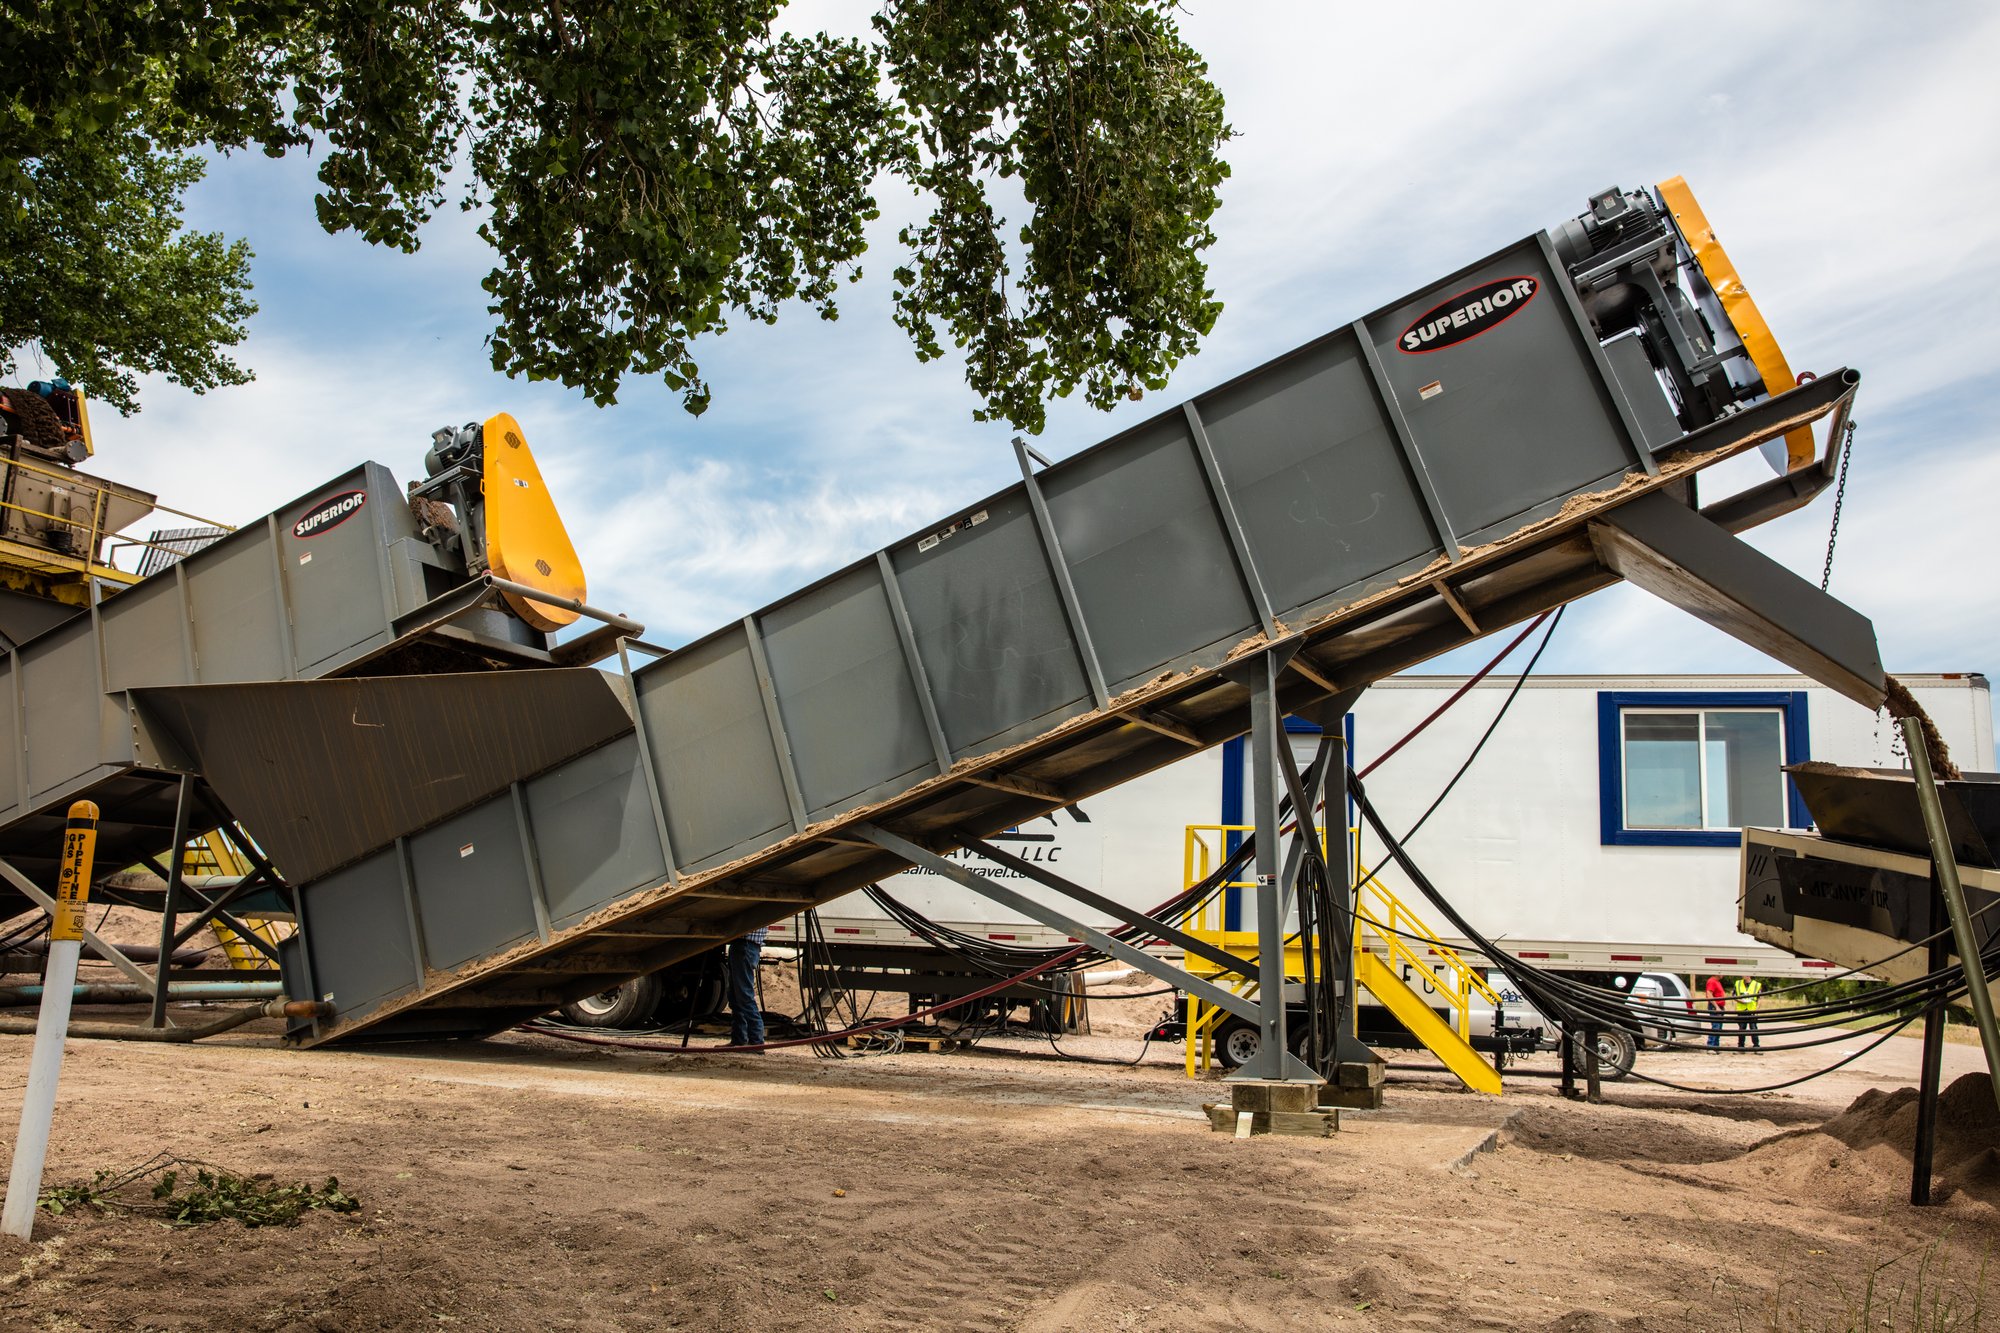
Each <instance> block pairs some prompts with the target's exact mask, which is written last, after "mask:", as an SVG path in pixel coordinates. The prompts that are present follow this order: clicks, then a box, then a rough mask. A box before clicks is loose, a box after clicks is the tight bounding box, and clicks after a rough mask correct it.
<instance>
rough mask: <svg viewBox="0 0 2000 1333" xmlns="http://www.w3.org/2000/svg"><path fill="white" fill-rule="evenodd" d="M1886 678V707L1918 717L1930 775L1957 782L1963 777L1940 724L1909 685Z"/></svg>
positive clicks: (1901, 714)
mask: <svg viewBox="0 0 2000 1333" xmlns="http://www.w3.org/2000/svg"><path fill="white" fill-rule="evenodd" d="M1883 680H1885V681H1887V682H1888V687H1889V696H1888V698H1887V699H1885V700H1883V707H1885V708H1887V709H1888V710H1889V716H1890V717H1897V718H1902V717H1910V718H1915V719H1916V721H1917V729H1918V730H1919V731H1921V732H1923V736H1924V753H1925V754H1926V755H1928V756H1929V757H1930V761H1931V776H1932V777H1933V778H1936V779H1937V780H1938V781H1939V782H1954V781H1957V780H1958V779H1959V778H1962V777H1964V776H1965V774H1963V773H1961V772H1960V771H1959V768H1958V765H1957V764H1954V763H1953V762H1952V761H1951V747H1950V746H1948V745H1946V744H1945V743H1944V736H1943V734H1942V733H1940V732H1939V731H1938V728H1937V723H1935V722H1933V721H1931V715H1930V714H1929V713H1926V712H1925V711H1924V706H1923V705H1922V704H1920V703H1918V702H1917V697H1916V696H1915V695H1914V694H1911V693H1910V689H1909V687H1908V686H1907V685H1905V684H1903V682H1902V681H1900V680H1897V679H1896V678H1895V677H1894V676H1884V677H1883Z"/></svg>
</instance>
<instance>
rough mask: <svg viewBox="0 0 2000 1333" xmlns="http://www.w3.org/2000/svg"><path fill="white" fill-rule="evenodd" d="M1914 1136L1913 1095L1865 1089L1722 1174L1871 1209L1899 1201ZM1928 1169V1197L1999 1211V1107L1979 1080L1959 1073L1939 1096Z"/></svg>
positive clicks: (1747, 1155)
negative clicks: (1815, 1123) (1751, 1176)
mask: <svg viewBox="0 0 2000 1333" xmlns="http://www.w3.org/2000/svg"><path fill="white" fill-rule="evenodd" d="M1916 1135H1917V1090H1916V1089H1915V1088H1898V1089H1896V1090H1895V1091H1894V1092H1883V1091H1881V1090H1880V1089H1876V1088H1871V1089H1869V1090H1868V1091H1867V1092H1864V1093H1862V1094H1861V1095H1860V1096H1859V1097H1856V1098H1855V1099H1854V1101H1853V1102H1852V1103H1851V1104H1850V1105H1849V1106H1848V1108H1847V1109H1846V1110H1845V1111H1842V1112H1841V1113H1840V1114H1839V1115H1837V1116H1835V1117H1834V1118H1833V1119H1831V1120H1829V1121H1827V1122H1826V1123H1825V1124H1824V1125H1821V1126H1820V1127H1819V1128H1818V1129H1813V1130H1794V1131H1791V1132H1789V1133H1785V1134H1779V1135H1777V1136H1775V1137H1773V1138H1769V1139H1766V1140H1764V1141H1763V1142H1762V1143H1760V1144H1758V1145H1757V1146H1756V1147H1754V1148H1752V1149H1751V1150H1750V1151H1749V1152H1747V1153H1745V1154H1744V1155H1743V1156H1742V1157H1741V1158H1739V1159H1738V1160H1737V1161H1735V1162H1733V1163H1730V1164H1728V1167H1727V1168H1726V1170H1727V1171H1728V1172H1729V1173H1730V1174H1732V1175H1734V1174H1738V1173H1740V1172H1742V1171H1744V1170H1746V1169H1747V1170H1749V1171H1752V1172H1754V1173H1756V1175H1758V1176H1759V1177H1761V1181H1760V1183H1761V1184H1763V1185H1765V1186H1767V1187H1768V1186H1771V1185H1778V1186H1781V1187H1784V1188H1785V1189H1786V1190H1787V1192H1790V1193H1793V1194H1794V1195H1796V1196H1797V1197H1801V1198H1811V1199H1816V1200H1819V1201H1821V1202H1822V1203H1823V1204H1830V1205H1833V1206H1845V1205H1855V1206H1860V1207H1864V1208H1866V1207H1871V1206H1872V1207H1879V1206H1880V1205H1881V1204H1882V1202H1883V1201H1885V1200H1888V1199H1896V1198H1902V1197H1907V1192H1908V1189H1909V1183H1910V1154H1911V1151H1912V1149H1913V1146H1914V1144H1915V1142H1916ZM1932 1170H1933V1172H1934V1175H1933V1177H1932V1197H1933V1198H1936V1199H1939V1200H1943V1199H1948V1198H1952V1197H1954V1196H1958V1197H1962V1198H1965V1199H1969V1200H1976V1201H1978V1202H1980V1203H1983V1204H1986V1205H1988V1206H2000V1108H1996V1107H1995V1105H1994V1101H1993V1088H1992V1082H1991V1080H1990V1079H1989V1078H1988V1076H1987V1075H1985V1074H1982V1073H1971V1074H1966V1075H1964V1076H1963V1077H1961V1078H1959V1079H1957V1080H1956V1081H1954V1082H1953V1083H1952V1084H1951V1086H1949V1087H1947V1088H1946V1089H1945V1090H1944V1091H1943V1092H1942V1093H1941V1094H1940V1095H1939V1097H1938V1120H1937V1148H1936V1152H1935V1155H1934V1157H1933V1161H1932Z"/></svg>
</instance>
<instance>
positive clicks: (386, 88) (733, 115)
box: [0, 0, 1229, 431]
mask: <svg viewBox="0 0 2000 1333" xmlns="http://www.w3.org/2000/svg"><path fill="white" fill-rule="evenodd" d="M782 10H783V4H782V0H645V2H643V3H635V2H634V0H475V3H472V4H464V3H460V0H395V2H394V3H392V2H391V0H326V2H325V3H305V0H217V2H216V3H207V4H200V3H194V2H193V0H124V2H123V3H117V4H113V3H110V2H109V0H75V2H74V3H71V4H67V5H63V6H56V7H47V6H45V7H41V8H39V9H36V10H34V11H30V12H29V13H28V14H26V15H25V16H23V15H21V14H19V13H15V14H12V15H10V17H9V18H8V19H7V20H5V21H4V24H3V25H0V59H4V60H5V61H6V62H7V68H9V69H20V70H24V71H27V77H25V78H24V79H23V80H22V81H21V82H20V83H19V84H18V85H16V86H15V87H13V88H12V89H11V90H9V91H7V92H6V93H0V108H4V112H0V199H8V198H11V199H13V200H14V201H16V206H15V208H14V216H13V218H12V221H11V223H10V224H8V227H9V229H8V232H7V237H6V239H7V240H8V241H9V243H10V244H12V245H14V246H15V247H16V249H15V253H16V254H17V255H18V254H23V253H26V254H33V255H45V256H46V257H47V259H48V260H49V261H55V260H58V259H60V260H62V261H64V262H66V263H67V264H68V265H69V266H70V267H71V269H72V271H74V272H76V273H77V275H78V278H79V281H81V282H82V283H84V284H85V285H87V286H88V287H89V288H90V289H91V290H92V291H96V292H106V293H111V294H112V295H111V299H110V302H109V304H110V305H111V306H114V307H119V308H118V309H113V310H109V311H106V312H101V315H100V313H89V314H88V315H86V314H83V313H79V314H78V317H77V318H76V319H69V318H67V316H65V315H64V314H63V313H62V312H59V311H56V310H54V309H53V308H52V306H51V303H49V302H39V303H38V302H36V301H34V300H33V299H32V293H31V292H27V291H25V290H21V291H16V290H13V289H12V288H9V289H7V290H5V291H0V339H4V340H5V342H4V349H12V348H17V347H19V346H20V345H22V344H23V343H25V342H28V341H34V340H39V341H40V342H41V343H42V345H43V347H44V349H45V350H46V351H47V352H48V354H49V355H50V356H51V357H52V358H54V359H55V360H56V361H57V362H58V364H60V365H61V366H62V367H63V368H64V369H65V370H66V371H67V373H69V374H70V375H71V376H72V377H73V378H76V379H78V380H79V381H81V382H83V383H85V384H86V385H88V386H89V387H90V388H91V389H92V391H93V392H95V393H97V394H98V395H99V396H102V397H106V398H109V399H110V400H111V401H113V402H114V403H116V404H117V405H119V406H120V407H123V408H125V409H127V410H129V409H130V408H131V407H132V406H133V402H132V388H133V384H134V380H133V375H132V372H134V371H147V370H162V371H165V372H166V373H168V374H170V375H173V376H174V377H176V378H178V379H179V380H180V381H181V382H183V383H187V384H190V385H193V386H195V387H196V388H198V389H199V388H206V387H213V386H215V385H218V384H223V383H236V382H240V381H241V379H242V378H244V377H245V376H244V372H242V371H241V370H240V369H239V368H237V367H236V366H234V364H233V363H231V362H229V361H228V360H227V359H226V357H224V356H222V355H221V353H220V349H221V348H224V347H227V346H230V345H232V344H233V343H235V342H236V341H238V340H239V339H240V337H241V335H242V327H241V325H242V320H243V318H244V317H246V316H247V315H248V314H249V313H250V311H251V310H252V309H253V307H251V306H250V304H249V302H248V301H247V299H246V298H245V295H244V293H245V291H246V289H247V272H246V269H245V265H246V263H247V259H248V254H247V251H244V250H243V249H242V248H241V246H240V245H230V244H228V243H227V242H225V241H224V240H223V239H222V238H220V237H215V236H198V235H188V234H183V233H182V232H181V231H180V230H179V215H178V201H179V198H180V193H181V192H182V191H183V190H185V188H186V187H187V185H188V184H189V183H191V182H192V181H193V180H194V179H195V178H196V177H197V175H198V167H196V165H195V164H194V163H193V161H192V160H191V159H188V158H185V157H183V156H180V155H179V154H180V150H182V149H185V148H187V147H190V146H193V145H196V144H203V143H206V144H213V145H215V146H217V147H220V148H223V149H225V150H227V149H235V148H243V147H249V146H252V145H254V146H257V147H260V148H261V149H263V151H265V152H267V153H271V154H282V153H285V152H287V151H290V150H291V149H293V148H296V147H300V146H307V145H310V146H311V147H312V148H313V151H314V152H315V154H316V155H318V156H319V158H320V166H319V181H320V185H321V192H320V195H319V197H318V199H317V200H316V201H315V207H316V215H317V218H318V221H319V223H320V225H321V226H323V227H325V228H326V229H327V230H329V231H353V232H356V233H357V234H359V235H361V236H363V237H365V238H366V239H368V240H370V241H372V242H375V243H377V244H381V245H389V246H393V247H396V248H398V249H402V250H406V251H407V250H414V249H416V248H417V246H418V244H419V239H420V231H421V228H422V227H423V224H424V223H425V222H426V221H428V220H429V219H430V218H431V216H433V214H434V213H435V211H436V210H437V209H438V208H439V207H441V206H442V205H443V203H444V202H445V201H446V200H447V199H448V198H451V197H453V196H454V195H455V196H456V197H457V198H458V200H459V202H460V205H461V207H463V208H467V209H478V210H481V211H483V213H484V218H483V221H482V224H481V227H480V234H481V235H482V236H483V237H484V238H485V239H486V240H487V241H488V242H489V243H490V244H492V246H493V247H494V250H495V251H496V256H497V258H496V263H495V267H494V269H493V271H492V272H491V273H490V274H489V275H488V276H487V277H486V279H485V280H484V282H483V284H482V285H483V287H484V289H485V291H486V293H487V295H488V309H489V311H490V312H491V313H492V315H493V317H494V321H495V325H494V331H493V333H492V335H491V338H490V341H489V349H490V351H491V354H492V359H493V364H494V366H495V367H496V368H498V369H500V370H503V371H505V372H507V373H509V374H514V375H523V376H526V377H528V378H530V379H550V380H557V381H559V382H561V383H563V384H566V385H569V386H572V387H575V388H578V389H581V390H582V391H583V392H584V393H586V394H587V395H589V396H590V397H591V398H592V399H593V400H594V401H596V402H599V403H610V402H612V401H614V400H615V398H616V395H617V393H618V390H619V389H620V387H621V386H622V384H623V383H624V381H625V377H626V376H627V375H630V374H635V373H636V374H641V375H648V376H658V377H659V378H660V379H661V380H662V381H663V382H664V383H666V384H667V385H668V386H669V387H671V388H673V389H675V390H678V391H679V392H680V393H681V396H682V401H683V403H684V405H685V406H686V407H687V409H688V410H689V411H690V412H694V413H700V412H701V411H703V410H705V409H706V408H707V406H708V403H709V395H710V390H709V386H708V384H707V383H706V381H705V380H704V379H703V378H702V375H701V370H700V366H699V364H698V361H697V358H696V356H695V350H694V344H695V342H696V341H697V340H698V339H700V338H702V337H703V336H704V335H708V334H715V333H721V332H724V331H725V330H726V329H727V328H728V325H729V320H730V319H731V318H732V317H736V316H740V317H744V318H749V319H754V320H760V321H764V322H773V321H775V320H776V319H777V318H778V317H779V314H780V312H781V311H782V310H784V309H785V308H786V307H787V306H788V305H790V304H792V303H798V304H801V305H803V306H805V307H807V308H810V309H813V310H815V311H816V312H817V313H818V314H819V315H820V316H821V317H822V318H827V319H832V318H836V317H837V316H838V314H839V308H838V304H837V300H836V297H837V295H838V291H839V288H840V286H841V284H842V283H843V282H845V281H851V280H853V279H854V278H857V277H858V276H859V273H860V269H859V267H858V261H859V259H860V256H861V254H862V251H863V250H864V249H865V246H866V235H865V228H866V226H867V224H868V223H869V222H870V221H872V220H874V219H875V218H876V217H877V216H879V212H880V209H879V205H878V203H877V200H876V196H875V191H876V189H877V188H878V186H879V184H880V183H881V182H883V181H886V180H890V179H901V180H902V181H904V182H905V183H907V184H908V185H910V186H911V187H913V188H914V189H916V190H917V191H918V192H919V194H920V195H922V196H923V197H924V198H925V199H926V200H927V201H928V203H929V212H928V216H927V217H926V219H925V220H924V221H923V222H922V223H920V224H918V225H915V226H912V227H910V228H907V229H905V230H904V232H903V233H902V242H903V244H904V245H905V246H907V247H908V248H909V250H910V252H911V253H910V254H909V256H908V258H907V259H906V261H905V262H904V263H902V264H901V265H900V266H899V267H898V268H897V269H896V270H895V274H896V281H897V290H896V297H895V317H896V320H897V322H898V324H900V325H901V326H902V327H903V328H904V329H905V330H906V331H907V332H908V333H909V335H910V337H911V339H912V341H913V343H914V344H915V346H916V349H917V354H918V356H919V357H920V358H922V359H925V360H929V359H933V358H935V357H938V356H941V355H943V353H944V350H945V347H946V343H947V341H948V342H949V343H950V344H951V345H952V346H955V347H958V348H960V349H963V351H964V352H965V356H966V364H967V375H968V377H969V379H970V381H971V383H972V385H973V387H974V388H975V389H976V390H977V391H978V392H979V394H980V395H981V397H982V399H983V401H984V407H983V408H982V409H981V411H980V412H979V414H978V415H980V416H982V417H1004V418H1006V419H1008V420H1010V421H1013V422H1014V423H1015V424H1016V425H1018V426H1020V427H1022V428H1024V429H1028V430H1031V431H1032V430H1039V429H1040V428H1041V426H1042V423H1043V409H1044V405H1045V402H1046V400H1047V399H1048V398H1049V397H1050V396H1051V395H1063V394H1068V393H1071V392H1073V391H1074V390H1076V389H1077V388H1079V387H1081V388H1082V389H1083V390H1084V393H1085V397H1086V399H1087V400H1088V401H1090V402H1091V403H1093V404H1095V405H1097V406H1100V407H1107V406H1110V405H1111V404H1112V403H1114V402H1116V401H1118V400H1119V399H1120V398H1122V397H1125V396H1128V395H1130V396H1137V395H1138V394H1139V393H1140V392H1142V391H1143V390H1144V389H1146V388H1156V387H1159V386H1160V385H1162V384H1164V382H1165V380H1166V377H1167V375H1168V373H1169V372H1170V371H1171V370H1172V368H1173V366H1174V365H1175V364H1176V363H1177V362H1178V361H1179V360H1180V359H1181V358H1182V357H1183V356H1185V355H1186V354H1187V353H1188V352H1189V351H1191V350H1193V348H1194V345H1195V342H1196V340H1197V339H1199V337H1200V336H1201V335H1202V334H1204V333H1206V332H1207V331H1208V329H1209V328H1210V327H1211V325H1212V324H1213V322H1214V319H1215V315H1216V312H1217V309H1218V307H1217V305H1216V304H1215V302H1214V300H1213V296H1212V293H1210V292H1209V291H1208V289H1207V287H1206V269H1205V267H1204V266H1203V265H1202V263H1201V262H1200V260H1199V258H1198V255H1199V252H1200V251H1201V250H1203V249H1205V248H1206V247H1207V246H1208V245H1209V244H1211V243H1212V242H1213V240H1214V235H1213V233H1212V232H1211V231H1210V230H1209V228H1208V219H1209V217H1210V216H1211V215H1212V214H1213V213H1214V211H1215V208H1216V205H1217V194H1216V190H1217V187H1218V186H1219V184H1220V182H1221V181H1222V179H1223V178H1224V177H1225V176H1226V175H1227V170H1228V169H1227V167H1226V166H1224V165H1223V163H1222V162H1221V159H1220V157H1219V152H1220V148H1221V145H1222V144H1223V142H1224V141H1225V140H1226V139H1227V138H1228V136H1229V131H1228V128H1227V126H1226V125H1225V124H1224V123H1223V119H1222V99H1221V95H1220V94H1219V93H1218V92H1217V91H1216V90H1215V88H1214V86H1213V85H1211V84H1210V83H1209V82H1208V81H1207V78H1206V69H1205V66H1204V65H1203V64H1202V62H1201V60H1200V58H1199V57H1198V56H1196V55H1195V53H1193V52H1192V51H1190V50H1189V49H1188V48H1187V47H1186V46H1185V45H1184V44H1182V43H1181V42H1180V40H1179V37H1178V35H1177V32H1176V29H1175V26H1174V22H1173V17H1172V10H1171V7H1170V5H1168V4H1166V3H1163V2H1162V0H1026V3H1020V4H1007V3H1001V2H1000V0H949V3H947V0H889V3H887V4H886V5H885V7H884V9H883V10H882V12H881V14H880V15H879V16H878V18H877V20H876V32H877V40H876V41H875V42H872V43H869V42H859V41H853V40H848V39H842V38H835V37H831V36H828V35H826V34H824V33H813V34H805V35H801V34H795V33H787V32H782V31H779V30H778V29H777V22H778V19H779V17H780V15H781V13H782ZM77 163H86V164H87V165H88V169H87V170H85V171H84V172H83V173H82V175H83V176H85V177H87V178H88V184H87V185H86V186H85V187H84V188H82V189H77V188H69V181H68V179H67V178H68V177H69V175H70V174H71V170H72V167H73V166H74V165H75V164H77ZM58 164H59V169H58ZM454 173H456V180H455V181H454V180H453V175H454ZM1002 182H1005V185H1004V186H1003V185H1002V184H1001V183H1002ZM1015 191H1018V193H1019V195H1020V196H1021V199H1022V201H1023V203H1022V204H1019V205H1013V206H1014V207H1016V208H1017V209H1019V210H1020V211H1022V212H1024V213H1025V222H1024V223H1023V224H1021V225H1018V226H1014V227H1012V228H1011V229H1010V223H1009V221H1008V220H1007V219H1006V218H1005V217H1004V216H1003V214H1002V209H1001V207H1000V206H999V205H998V204H996V202H995V198H996V193H1004V194H1005V196H1006V197H1007V198H1009V199H1012V198H1013V195H1014V192H1015ZM6 209H7V205H6V204H4V203H0V213H5V212H6ZM134 213H136V214H142V215H143V216H142V217H136V218H132V219H129V220H127V221H125V222H122V223H120V222H118V221H117V220H115V219H114V218H113V217H112V216H111V215H112V214H134ZM73 218H74V219H81V226H82V229H83V230H84V231H86V232H89V233H90V234H91V235H92V236H94V237H95V238H96V240H95V241H94V242H93V243H92V244H91V245H88V246H82V247H79V246H78V245H77V244H76V243H75V239H74V238H73V237H72V236H70V234H69V233H70V231H71V221H72V219H73ZM21 246H27V247H29V248H28V249H27V250H25V251H23V250H21V249H20V248H19V247H21ZM37 247H40V248H39V249H37ZM14 267H15V276H14V277H13V278H12V279H5V280H0V281H11V282H14V283H17V284H25V281H26V277H25V275H26V274H27V273H34V272H37V271H40V272H48V271H51V270H50V269H48V268H47V267H46V266H44V265H41V264H29V265H26V266H22V265H18V264H17V265H15V266H14ZM148 277H150V278H152V279H153V280H154V282H153V287H152V290H151V293H150V294H136V293H135V294H128V293H127V291H126V289H127V288H128V286H129V285H130V284H131V283H133V282H134V281H135V280H140V279H145V278H148ZM161 279H171V280H172V281H171V283H170V284H163V283H162V282H161V281H160V280H161ZM90 305H91V303H90V302H88V301H86V302H84V303H83V305H82V306H80V307H78V308H77V310H78V311H79V312H89V311H90ZM100 318H101V323H102V332H101V333H94V332H93V331H92V329H93V325H92V320H98V319H100ZM147 323H149V324H150V326H151V327H152V328H154V329H156V330H157V336H155V337H152V338H150V339H147V338H142V337H139V336H137V330H138V329H139V328H140V327H141V326H142V324H147ZM4 349H0V350H4Z"/></svg>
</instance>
